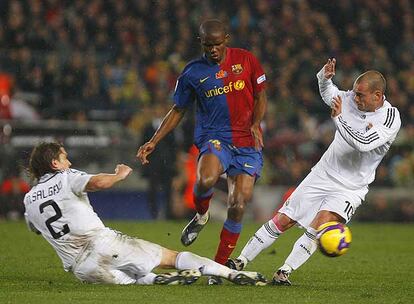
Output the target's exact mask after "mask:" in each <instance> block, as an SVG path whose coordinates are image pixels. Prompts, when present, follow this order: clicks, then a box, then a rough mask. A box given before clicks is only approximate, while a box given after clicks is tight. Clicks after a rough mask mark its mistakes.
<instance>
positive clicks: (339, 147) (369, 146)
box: [312, 69, 401, 190]
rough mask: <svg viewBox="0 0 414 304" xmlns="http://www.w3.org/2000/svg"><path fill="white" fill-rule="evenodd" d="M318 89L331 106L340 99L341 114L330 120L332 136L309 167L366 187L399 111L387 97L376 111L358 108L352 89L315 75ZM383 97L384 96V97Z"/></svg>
mask: <svg viewBox="0 0 414 304" xmlns="http://www.w3.org/2000/svg"><path fill="white" fill-rule="evenodd" d="M317 78H318V85H319V92H320V94H321V96H322V99H323V101H324V102H325V103H326V104H327V105H328V106H331V103H332V98H333V97H334V96H338V95H339V96H340V97H341V99H342V113H341V114H340V115H338V116H336V117H335V118H334V119H333V121H334V123H335V125H336V132H335V138H334V140H333V141H332V143H331V145H330V146H329V148H328V150H327V151H326V152H325V153H324V154H323V156H322V158H321V159H320V161H319V162H318V163H317V164H316V165H315V166H314V168H313V169H312V170H323V171H325V172H327V173H328V174H329V175H330V176H332V177H333V178H334V179H336V180H338V181H339V182H340V183H342V184H343V185H345V186H346V187H347V188H349V189H353V190H357V189H361V188H368V185H369V184H370V183H371V182H372V181H374V179H375V170H376V169H377V167H378V165H379V163H380V162H381V160H382V158H383V157H384V156H385V154H386V153H387V151H388V150H389V148H390V146H391V144H392V142H393V141H394V139H395V137H396V136H397V133H398V131H399V129H400V126H401V119H400V114H399V112H398V110H397V108H395V107H392V106H391V105H390V103H389V102H388V101H387V100H384V104H383V106H382V107H381V108H379V109H377V110H376V111H375V112H363V111H360V110H358V108H357V106H356V104H355V101H354V98H355V93H354V92H353V91H346V92H345V91H340V90H339V89H338V88H337V87H336V86H335V85H334V84H333V83H332V81H331V80H330V79H329V80H328V79H326V78H325V77H324V71H323V69H322V70H321V71H319V73H318V74H317ZM384 99H385V97H384Z"/></svg>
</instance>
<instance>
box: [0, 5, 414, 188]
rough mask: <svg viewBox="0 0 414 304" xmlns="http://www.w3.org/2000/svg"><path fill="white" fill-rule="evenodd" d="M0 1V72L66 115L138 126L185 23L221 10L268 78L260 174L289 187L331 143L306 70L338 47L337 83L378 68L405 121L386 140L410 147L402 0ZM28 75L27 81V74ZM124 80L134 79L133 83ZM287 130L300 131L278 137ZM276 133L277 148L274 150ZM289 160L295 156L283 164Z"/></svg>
mask: <svg viewBox="0 0 414 304" xmlns="http://www.w3.org/2000/svg"><path fill="white" fill-rule="evenodd" d="M0 3H1V4H0V7H1V9H0V50H1V52H0V72H3V73H7V74H9V75H12V77H13V78H14V79H16V86H17V87H18V88H20V89H19V90H22V91H26V90H27V91H29V92H33V93H37V94H39V95H40V102H39V103H38V104H37V107H38V108H37V109H36V110H37V112H38V113H40V114H41V115H42V117H43V118H46V119H49V118H50V119H54V118H59V119H70V118H72V117H74V114H73V112H74V113H77V112H78V111H79V108H81V110H82V111H84V113H85V114H86V118H87V119H90V120H93V119H98V120H119V121H121V122H122V123H124V124H125V125H128V126H129V128H130V129H131V130H132V131H133V132H134V133H136V134H140V133H141V131H142V128H143V126H144V125H145V122H146V119H147V120H150V119H149V118H146V117H144V119H142V117H143V116H145V114H143V113H147V108H148V107H151V105H152V104H154V103H155V101H154V100H156V96H157V94H159V91H164V94H165V95H168V94H170V93H171V91H172V90H173V89H174V84H175V79H176V78H177V76H178V74H179V72H180V71H181V70H182V69H183V67H184V64H185V62H187V61H188V60H190V59H192V58H194V57H195V56H196V55H197V53H198V49H199V48H198V45H197V43H196V41H195V39H193V38H194V37H193V33H194V32H196V30H197V27H198V25H199V23H200V21H202V20H204V19H206V18H207V17H209V16H213V15H214V13H216V12H220V13H219V16H218V17H220V18H222V19H223V20H226V21H228V22H229V24H230V25H231V29H232V40H233V42H232V43H233V44H234V45H240V46H245V47H246V48H247V49H249V50H251V51H252V52H253V53H254V54H255V55H256V56H257V57H258V59H259V60H260V62H261V63H262V66H263V67H264V69H265V70H266V73H267V76H268V79H270V80H271V81H268V84H267V89H266V90H267V95H268V96H269V109H270V111H269V112H268V114H267V117H266V118H265V120H266V130H265V134H264V136H265V137H266V147H267V148H266V149H264V151H263V153H264V159H265V161H266V162H267V163H269V167H270V169H269V170H268V173H269V176H268V178H267V179H266V182H268V183H270V184H273V185H286V186H291V185H292V182H293V181H294V180H295V175H296V174H297V173H296V172H297V170H298V168H297V167H298V166H300V167H301V172H302V174H303V173H304V172H306V171H308V170H309V169H310V168H311V165H312V163H314V160H317V159H319V158H320V156H321V155H322V154H323V151H324V150H325V149H326V147H327V146H328V145H329V141H330V138H331V136H332V135H333V125H332V123H331V122H330V120H327V119H326V115H325V110H324V108H323V105H321V104H320V102H319V97H318V95H317V93H316V92H317V91H316V89H317V88H316V86H315V85H314V83H313V81H312V76H311V75H312V73H313V71H314V70H315V69H317V67H318V65H319V62H318V60H317V58H320V56H321V54H323V55H324V56H331V55H335V56H337V57H338V58H341V69H340V71H338V74H337V75H336V79H337V81H338V83H340V84H341V86H344V87H348V86H350V85H352V81H353V79H354V77H355V76H356V75H357V74H360V73H361V72H362V70H363V69H364V68H365V67H370V68H375V69H379V70H381V71H382V72H383V74H384V75H385V76H386V78H387V82H388V84H389V90H388V94H387V95H388V96H387V97H388V98H389V99H390V100H392V101H393V103H394V104H395V106H397V107H398V108H399V109H400V113H401V115H402V120H403V121H404V125H403V129H402V130H401V132H400V133H401V134H400V135H399V137H400V138H399V140H398V141H397V142H396V143H395V145H403V146H409V149H410V150H412V149H413V146H412V145H413V144H412V140H411V139H412V138H413V137H414V114H412V113H414V111H413V110H411V108H413V106H412V105H410V101H411V100H412V99H413V97H414V76H413V75H414V44H413V41H414V38H413V37H414V14H413V3H412V1H409V0H395V1H391V0H383V1H375V0H366V1H362V2H361V1H357V0H347V1H340V2H337V3H332V2H329V1H315V0H301V1H266V0H259V1H247V3H243V5H234V1H228V0H224V1H216V0H206V1H203V3H202V5H201V4H199V3H196V2H195V1H185V3H184V2H183V1H178V0H167V1H127V0H117V1H115V0H110V1H102V0H97V1H79V0H77V1H16V0H5V1H1V2H0ZM356 8H357V10H356ZM356 20H357V21H356ZM246 28H248V29H249V30H250V32H249V31H246ZM388 31H392V32H388ZM239 43H240V44H239ZM77 53H78V54H81V57H82V58H83V60H84V61H85V62H86V64H83V65H82V66H81V67H80V71H79V74H82V75H86V79H87V80H86V81H84V82H82V83H78V84H79V85H80V87H78V88H76V89H74V90H76V91H79V92H82V93H81V95H82V96H81V97H80V98H79V100H77V102H76V103H72V101H71V100H70V99H69V96H70V95H72V94H77V93H76V92H75V93H70V95H68V96H65V95H64V94H63V92H62V88H63V87H64V85H63V80H64V79H65V78H66V77H65V75H64V69H65V67H67V66H68V65H70V61H71V58H72V57H74V56H73V55H74V54H77ZM121 63H122V64H121ZM158 67H162V68H161V69H158ZM154 69H155V70H154ZM108 70H109V71H111V74H109V75H110V76H108V74H107V71H108ZM154 71H155V72H154ZM149 72H151V73H149ZM147 73H149V74H148V75H147ZM131 74H132V75H133V76H130V75H131ZM32 75H33V76H36V85H34V84H31V83H30V82H31V77H32ZM121 76H122V77H121ZM149 76H150V77H149ZM158 78H159V81H158ZM97 79H99V80H100V81H99V83H98V82H97ZM115 79H116V80H117V81H119V82H115ZM132 84H135V85H136V86H135V88H136V92H134V93H131V87H132V86H133V85H132ZM298 87H300V88H301V89H300V90H298V89H297V88H298ZM305 102H306V106H305ZM0 107H1V104H0ZM1 111H2V110H1V109H0V112H1ZM301 112H302V113H303V112H305V113H308V114H310V115H309V116H310V117H312V119H315V121H316V127H315V128H314V130H315V132H312V133H313V135H312V134H308V132H306V131H307V130H309V129H304V128H305V126H306V125H307V124H306V123H303V120H304V119H306V117H305V116H303V115H301V114H299V113H301ZM410 113H411V114H410ZM281 130H284V132H283V133H281V132H280V131H281ZM289 132H290V133H289ZM288 134H291V135H290V136H291V137H294V138H298V140H297V141H295V140H285V139H286V138H287V137H288V136H287V135H288ZM282 135H283V136H284V137H283V136H282ZM298 135H300V136H298ZM311 136H312V137H311ZM269 139H272V140H269ZM277 144H278V145H279V146H278V147H277V150H280V151H278V152H274V149H273V147H274V145H277ZM303 147H306V148H312V150H311V152H312V154H311V155H310V156H309V154H304V153H302V152H303V150H302V148H303ZM400 151H401V150H400V149H393V150H392V151H390V157H387V158H385V159H384V160H383V163H382V165H383V166H384V167H385V168H386V171H387V172H388V175H389V176H394V175H395V172H394V170H395V166H394V164H393V161H395V159H397V158H398V157H399V156H403V155H402V154H400ZM275 153H277V155H275ZM402 153H403V152H402ZM393 156H396V157H393ZM308 157H310V158H309V159H308ZM403 157H404V156H403ZM284 158H285V161H284V162H280V159H284ZM286 160H287V161H286ZM290 161H294V162H295V163H296V162H297V163H298V164H299V163H300V165H296V168H293V166H292V167H291V166H286V163H288V162H290ZM265 170H266V168H265ZM281 172H282V173H283V174H282V173H281ZM396 181H397V180H396V179H394V178H385V179H377V180H376V181H375V182H374V185H377V183H379V184H378V185H381V186H394V185H397V186H399V185H400V184H399V182H398V183H397V184H396ZM260 182H264V179H261V180H260ZM410 182H411V183H412V181H410Z"/></svg>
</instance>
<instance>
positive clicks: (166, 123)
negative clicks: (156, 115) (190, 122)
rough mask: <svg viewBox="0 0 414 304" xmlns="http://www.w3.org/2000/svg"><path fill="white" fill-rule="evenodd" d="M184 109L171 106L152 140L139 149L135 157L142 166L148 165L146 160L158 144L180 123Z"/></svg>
mask: <svg viewBox="0 0 414 304" xmlns="http://www.w3.org/2000/svg"><path fill="white" fill-rule="evenodd" d="M184 114H185V109H182V108H178V107H177V106H176V105H174V106H172V108H171V109H170V111H168V113H167V115H165V117H164V119H163V120H162V122H161V125H160V126H159V127H158V129H157V130H156V131H155V133H154V135H153V136H152V138H151V139H150V140H149V141H148V142H146V143H145V144H143V145H142V146H141V147H139V149H138V152H137V155H136V157H137V158H138V159H139V160H140V161H141V163H142V164H143V165H145V164H148V163H149V160H148V159H147V157H148V155H150V154H151V153H152V152H153V151H154V150H155V146H156V145H157V144H158V142H159V141H160V140H161V139H163V138H164V137H165V136H166V135H167V134H168V133H170V132H171V131H172V130H173V129H175V128H176V127H177V126H178V124H179V123H180V121H181V119H182V118H183V117H184Z"/></svg>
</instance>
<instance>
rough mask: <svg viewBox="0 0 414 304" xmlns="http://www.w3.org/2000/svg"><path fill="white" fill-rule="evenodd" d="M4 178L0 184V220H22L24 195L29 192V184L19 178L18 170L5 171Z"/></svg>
mask: <svg viewBox="0 0 414 304" xmlns="http://www.w3.org/2000/svg"><path fill="white" fill-rule="evenodd" d="M6 171H7V172H6V178H4V179H3V182H2V183H1V184H0V219H2V218H3V219H12V220H16V219H21V218H23V213H24V205H23V198H24V195H25V194H26V193H27V192H28V191H29V184H28V183H27V182H26V181H25V180H24V179H22V178H21V177H20V172H17V171H18V170H16V169H14V170H6Z"/></svg>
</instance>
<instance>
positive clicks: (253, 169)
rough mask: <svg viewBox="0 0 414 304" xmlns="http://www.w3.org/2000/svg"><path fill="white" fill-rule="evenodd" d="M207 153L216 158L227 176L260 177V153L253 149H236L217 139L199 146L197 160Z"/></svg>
mask: <svg viewBox="0 0 414 304" xmlns="http://www.w3.org/2000/svg"><path fill="white" fill-rule="evenodd" d="M209 153H213V154H214V155H216V156H217V157H218V159H219V160H220V162H221V165H222V166H223V169H224V172H226V174H227V175H228V176H236V175H240V174H248V175H250V176H254V177H255V178H256V179H258V178H259V177H260V174H261V172H262V168H263V156H262V151H257V150H256V149H255V148H254V147H243V148H237V147H235V146H233V145H230V144H225V143H221V142H220V141H219V140H217V139H210V140H208V141H206V142H205V143H204V144H202V145H201V148H200V154H199V156H198V158H200V157H201V156H202V155H204V154H209Z"/></svg>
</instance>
